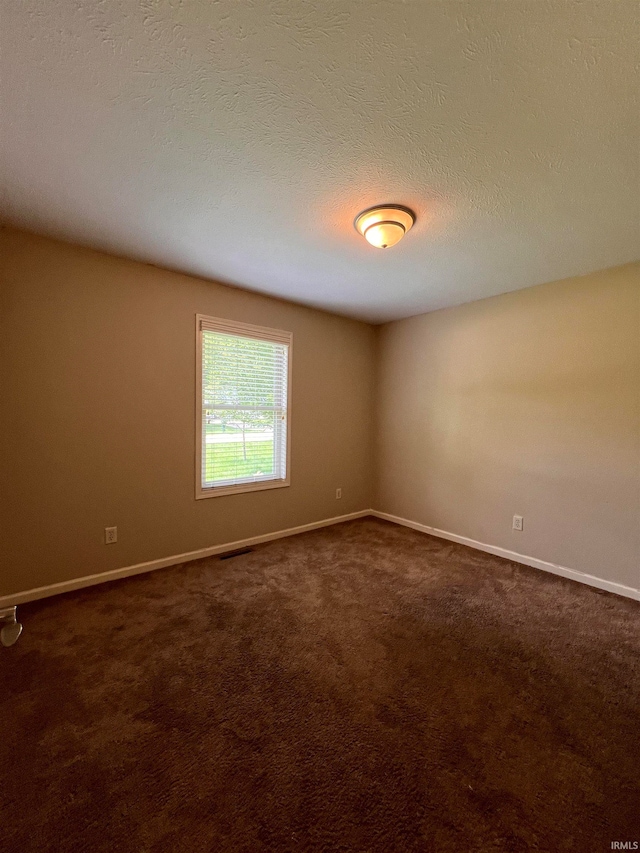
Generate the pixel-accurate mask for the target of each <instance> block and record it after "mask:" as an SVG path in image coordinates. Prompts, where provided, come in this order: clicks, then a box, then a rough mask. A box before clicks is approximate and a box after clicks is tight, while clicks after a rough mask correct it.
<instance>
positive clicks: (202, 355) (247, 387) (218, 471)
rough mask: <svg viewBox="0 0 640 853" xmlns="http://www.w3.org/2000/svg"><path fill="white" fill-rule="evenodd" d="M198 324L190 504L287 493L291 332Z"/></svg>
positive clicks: (213, 321) (206, 320)
mask: <svg viewBox="0 0 640 853" xmlns="http://www.w3.org/2000/svg"><path fill="white" fill-rule="evenodd" d="M196 321H197V323H196V329H197V336H198V343H197V368H196V369H197V379H196V381H197V401H196V405H197V411H196V433H197V435H196V448H197V451H196V498H207V497H213V496H215V495H225V494H232V493H234V492H246V491H253V490H256V489H275V488H278V487H280V486H288V485H289V428H288V427H289V385H290V383H289V374H290V368H291V338H292V335H291V333H290V332H280V331H277V330H275V329H263V328H261V327H260V326H249V325H246V324H244V323H234V322H232V321H230V320H219V319H217V318H215V317H203V316H202V315H200V314H199V315H198V316H197V317H196Z"/></svg>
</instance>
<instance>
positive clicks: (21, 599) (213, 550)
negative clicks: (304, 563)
mask: <svg viewBox="0 0 640 853" xmlns="http://www.w3.org/2000/svg"><path fill="white" fill-rule="evenodd" d="M372 514H373V513H372V511H371V510H370V509H362V510H359V511H358V512H350V513H347V515H337V516H335V517H334V518H324V519H322V521H312V522H311V523H310V524H300V525H299V526H298V527H288V528H287V529H286V530H276V531H275V532H274V533H262V534H261V535H260V536H251V537H249V538H248V539H238V540H237V541H236V542H224V543H223V544H222V545H212V546H210V547H209V548H200V549H198V550H197V551H187V552H186V553H184V554H174V555H173V556H171V557H162V558H161V559H159V560H149V562H147V563H136V564H135V565H134V566H124V567H123V568H121V569H110V570H109V571H107V572H99V573H98V574H95V575H85V576H84V577H81V578H73V579H72V580H68V581H61V582H60V583H52V584H49V586H39V587H36V588H34V589H28V590H25V591H24V592H16V593H13V594H12V595H4V596H2V597H0V608H1V607H13V606H14V605H16V604H25V603H26V602H27V601H35V600H37V599H39V598H48V597H49V596H51V595H59V594H60V593H62V592H71V591H72V590H74V589H82V588H83V587H86V586H95V584H99V583H106V582H107V581H115V580H119V579H120V578H128V577H131V575H141V574H143V573H144V572H153V571H154V570H155V569H164V568H166V567H167V566H177V565H178V564H179V563H188V562H189V561H190V560H200V559H202V558H203V557H213V556H214V555H215V554H224V553H225V552H226V551H235V550H237V549H239V548H248V547H249V546H250V545H259V544H260V543H261V542H271V541H272V540H273V539H283V538H284V537H285V536H295V534H296V533H306V532H307V531H308V530H317V529H318V528H320V527H329V526H330V525H332V524H340V522H342V521H351V520H352V519H354V518H363V516H365V515H372Z"/></svg>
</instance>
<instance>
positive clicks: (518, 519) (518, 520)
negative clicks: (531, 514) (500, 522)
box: [513, 515, 524, 530]
mask: <svg viewBox="0 0 640 853" xmlns="http://www.w3.org/2000/svg"><path fill="white" fill-rule="evenodd" d="M513 529H514V530H524V517H523V516H521V515H514V516H513Z"/></svg>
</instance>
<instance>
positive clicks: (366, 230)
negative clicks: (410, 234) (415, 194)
mask: <svg viewBox="0 0 640 853" xmlns="http://www.w3.org/2000/svg"><path fill="white" fill-rule="evenodd" d="M415 221H416V215H415V213H414V212H413V211H412V210H409V208H408V207H402V206H401V205H399V204H385V205H381V206H380V207H370V208H369V209H368V210H364V211H363V212H362V213H361V214H360V215H359V216H357V217H356V221H355V222H354V223H353V224H354V225H355V227H356V231H359V232H360V233H361V234H362V236H363V237H364V238H365V240H367V241H368V242H369V243H371V245H372V246H376V247H377V248H378V249H388V248H389V246H395V244H396V243H397V242H399V241H400V240H402V238H403V237H404V235H405V234H406V233H407V231H409V229H410V228H411V226H412V225H413V223H414V222H415Z"/></svg>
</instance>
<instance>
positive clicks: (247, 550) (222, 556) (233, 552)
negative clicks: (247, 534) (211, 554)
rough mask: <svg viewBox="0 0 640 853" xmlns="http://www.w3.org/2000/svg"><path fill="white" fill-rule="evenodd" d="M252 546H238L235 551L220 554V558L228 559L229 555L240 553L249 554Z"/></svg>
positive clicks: (236, 555)
mask: <svg viewBox="0 0 640 853" xmlns="http://www.w3.org/2000/svg"><path fill="white" fill-rule="evenodd" d="M252 551H253V548H238V550H237V551H227V553H226V554H220V559H221V560H230V559H231V557H239V556H240V554H250V553H251V552H252Z"/></svg>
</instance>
